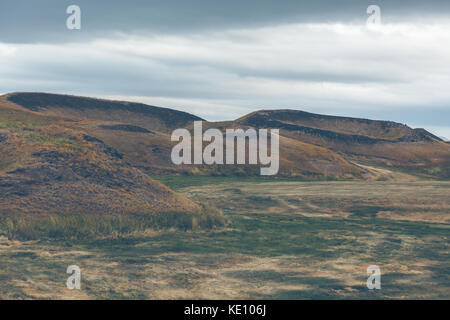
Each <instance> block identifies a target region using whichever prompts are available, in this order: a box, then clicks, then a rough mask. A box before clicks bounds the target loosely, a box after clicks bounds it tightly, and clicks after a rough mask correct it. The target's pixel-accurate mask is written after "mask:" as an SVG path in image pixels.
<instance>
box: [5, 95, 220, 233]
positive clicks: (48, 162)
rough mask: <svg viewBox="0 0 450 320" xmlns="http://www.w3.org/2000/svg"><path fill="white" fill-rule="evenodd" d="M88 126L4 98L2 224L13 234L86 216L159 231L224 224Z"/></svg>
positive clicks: (218, 217) (213, 214) (214, 213)
mask: <svg viewBox="0 0 450 320" xmlns="http://www.w3.org/2000/svg"><path fill="white" fill-rule="evenodd" d="M81 122H82V121H81ZM81 122H80V121H78V120H74V119H68V118H66V117H60V116H56V115H44V114H41V113H40V112H37V111H31V110H22V109H21V108H20V107H18V106H17V105H15V104H11V103H10V102H9V101H7V99H5V97H1V98H0V190H1V191H0V208H1V209H0V213H1V216H0V220H2V219H3V221H4V219H5V218H8V219H12V220H11V221H10V222H11V223H16V226H15V227H14V228H16V227H17V228H19V225H18V224H21V223H23V222H24V221H26V222H27V223H28V222H29V221H30V219H31V220H32V221H35V222H39V221H42V220H41V219H44V218H45V219H47V220H48V221H53V220H52V219H54V218H55V217H70V219H78V218H81V219H84V218H85V217H87V216H89V217H114V219H117V220H114V223H115V222H118V223H124V222H125V221H126V219H132V218H133V217H134V216H139V217H141V218H142V217H143V218H142V219H147V220H148V221H153V222H154V226H155V227H176V226H177V225H179V224H180V223H181V224H184V225H183V226H182V227H186V228H191V227H193V226H192V223H193V219H195V220H196V222H195V223H198V224H201V223H203V222H205V221H206V220H208V219H209V221H208V222H207V223H208V225H209V226H213V225H215V224H216V223H222V222H221V218H220V216H217V215H216V212H211V213H209V212H206V210H205V209H204V207H203V206H201V205H199V204H196V203H195V202H193V201H191V200H189V199H187V198H185V197H184V196H182V195H179V194H177V193H176V192H174V191H172V190H170V189H169V188H167V187H166V186H165V185H163V184H161V183H160V182H157V181H155V180H153V179H151V178H150V177H149V176H148V175H146V174H145V173H143V172H142V171H140V170H139V169H137V168H135V167H133V166H132V165H131V164H130V163H128V162H126V161H125V160H124V159H123V155H122V154H121V153H120V152H119V151H117V150H116V149H114V148H113V147H111V146H109V145H107V144H105V143H104V142H103V141H102V140H101V139H99V138H97V137H94V136H91V135H90V134H89V132H87V131H86V130H84V128H83V126H82V125H81ZM164 214H166V217H164ZM146 215H147V217H148V218H145V216H146ZM74 216H75V218H74ZM156 218H157V219H158V221H156V220H155V219H156ZM216 218H217V220H215V219H216ZM21 219H25V220H21ZM48 221H47V222H48ZM70 221H73V220H70ZM0 222H1V221H0ZM85 222H87V221H85ZM91 222H92V221H91ZM91 222H89V223H91ZM93 223H94V224H95V223H97V222H96V220H94V222H93ZM172 223H173V224H172ZM205 223H206V222H205Z"/></svg>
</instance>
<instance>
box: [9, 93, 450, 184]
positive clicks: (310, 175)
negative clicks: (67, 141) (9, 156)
mask: <svg viewBox="0 0 450 320" xmlns="http://www.w3.org/2000/svg"><path fill="white" fill-rule="evenodd" d="M3 99H4V100H6V101H7V102H8V103H10V104H12V105H14V106H15V107H16V108H20V109H22V110H23V111H28V112H30V113H33V114H39V115H41V116H45V117H47V118H48V117H54V118H55V117H56V118H59V119H66V120H67V121H69V120H70V121H73V123H74V126H75V124H76V126H77V127H78V128H79V130H83V131H84V132H85V133H86V134H87V135H89V136H92V137H94V138H96V139H99V140H101V141H102V142H104V144H105V145H107V146H108V147H111V148H113V149H114V150H116V151H117V152H118V153H120V154H121V155H122V156H123V160H124V161H125V162H127V163H129V164H130V165H131V166H133V167H135V168H139V169H141V170H143V171H144V172H145V173H147V174H151V175H159V174H179V173H187V174H203V175H241V176H242V175H258V174H259V165H257V166H250V165H239V166H228V165H223V166H194V165H183V166H175V165H173V164H172V163H171V161H170V152H171V149H172V147H173V145H174V143H172V142H171V141H170V134H171V132H172V130H174V129H175V128H180V127H185V128H188V129H189V130H192V123H193V121H195V120H200V118H199V117H196V116H194V115H191V114H188V113H184V112H179V111H175V110H170V109H165V108H158V107H152V106H146V105H143V104H137V103H128V102H117V101H107V100H99V99H92V98H83V97H73V96H64V95H52V94H40V93H14V94H9V95H7V96H5V97H4V98H3ZM209 127H214V128H219V129H221V130H225V129H227V128H244V129H245V128H279V129H280V136H281V139H280V157H281V158H280V172H279V175H280V176H286V177H302V178H307V179H316V178H319V179H322V178H333V179H341V178H350V179H379V178H383V179H384V178H394V177H400V176H402V177H404V176H407V175H405V174H404V173H402V172H406V173H413V174H415V175H421V176H426V177H435V178H448V177H450V168H449V163H450V148H449V144H448V143H445V142H443V141H442V140H441V139H440V138H438V137H436V136H434V135H432V134H431V133H429V132H427V131H425V130H423V129H412V128H410V127H408V126H406V125H404V124H399V123H395V122H392V121H374V120H368V119H357V118H348V117H337V116H326V115H318V114H312V113H308V112H303V111H296V110H261V111H256V112H253V113H251V114H249V115H246V116H244V117H241V118H239V119H237V120H234V121H226V122H206V121H205V122H204V123H203V128H204V130H206V128H209Z"/></svg>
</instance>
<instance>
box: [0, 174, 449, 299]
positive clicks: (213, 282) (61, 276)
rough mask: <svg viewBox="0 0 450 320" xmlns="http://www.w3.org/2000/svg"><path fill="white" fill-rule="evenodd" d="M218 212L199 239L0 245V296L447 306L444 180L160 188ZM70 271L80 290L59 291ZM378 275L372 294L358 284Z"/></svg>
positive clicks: (220, 182)
mask: <svg viewBox="0 0 450 320" xmlns="http://www.w3.org/2000/svg"><path fill="white" fill-rule="evenodd" d="M162 180H163V181H164V182H165V183H167V184H168V185H169V186H171V187H173V188H176V189H177V191H179V192H182V193H183V194H185V195H187V196H188V197H190V198H192V199H194V200H196V201H198V202H202V203H207V204H212V205H214V206H217V207H219V208H220V209H221V210H223V212H224V213H225V215H226V216H227V219H228V220H229V224H228V226H227V227H226V228H224V229H221V230H215V231H210V232H194V231H192V232H180V231H174V230H169V231H150V230H149V231H146V232H143V233H136V234H132V235H129V236H126V237H121V238H103V239H93V240H76V241H66V240H65V241H63V240H41V241H28V242H20V241H11V240H8V239H6V238H4V237H3V238H0V299H1V298H3V299H349V298H361V299H394V298H395V299H399V298H400V299H403V298H414V299H434V298H437V299H449V298H450V274H449V270H450V255H449V236H450V199H449V195H450V182H448V181H411V182H391V181H372V182H360V181H348V182H347V181H342V182H337V181H333V182H304V181H270V180H261V181H258V179H255V180H252V179H239V178H236V179H229V178H204V179H202V178H195V177H193V178H188V177H179V178H173V177H172V178H167V179H162ZM69 265H78V266H79V267H80V268H81V272H82V279H81V290H79V291H78V290H68V289H67V288H66V280H67V277H68V276H69V275H67V274H66V269H67V267H68V266H69ZM370 265H378V266H379V267H380V269H381V273H382V275H381V285H382V288H381V290H368V289H367V287H366V280H367V277H368V275H367V272H366V270H367V267H368V266H370Z"/></svg>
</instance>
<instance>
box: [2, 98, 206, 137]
mask: <svg viewBox="0 0 450 320" xmlns="http://www.w3.org/2000/svg"><path fill="white" fill-rule="evenodd" d="M7 99H8V101H10V102H13V103H15V104H17V105H19V106H22V107H24V108H26V109H28V110H31V111H35V112H39V113H42V114H47V115H56V116H62V117H70V118H77V119H78V118H80V119H83V118H84V119H91V120H103V121H118V122H121V121H123V120H125V122H126V123H133V124H136V125H139V126H141V127H143V128H147V129H148V128H150V129H153V130H157V131H162V132H168V131H171V130H172V129H174V128H179V127H183V126H185V125H188V124H189V123H191V122H192V121H196V120H202V119H201V118H199V117H197V116H194V115H192V114H189V113H186V112H182V111H176V110H172V109H167V108H159V107H154V106H149V105H145V104H142V103H134V102H124V101H111V100H102V99H93V98H85V97H76V96H70V95H60V94H48V93H32V92H24V93H11V94H9V95H7Z"/></svg>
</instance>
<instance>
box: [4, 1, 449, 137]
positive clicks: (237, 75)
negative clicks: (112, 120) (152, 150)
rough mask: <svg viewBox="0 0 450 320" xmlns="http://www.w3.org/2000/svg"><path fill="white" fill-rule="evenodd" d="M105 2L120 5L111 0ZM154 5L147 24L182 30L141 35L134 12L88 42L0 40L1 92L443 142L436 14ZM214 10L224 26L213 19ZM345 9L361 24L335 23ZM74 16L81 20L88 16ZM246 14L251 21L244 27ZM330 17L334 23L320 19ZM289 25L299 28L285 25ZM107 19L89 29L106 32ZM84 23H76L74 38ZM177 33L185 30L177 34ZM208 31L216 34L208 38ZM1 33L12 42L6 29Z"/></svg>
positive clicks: (444, 42) (288, 5)
mask: <svg viewBox="0 0 450 320" xmlns="http://www.w3.org/2000/svg"><path fill="white" fill-rule="evenodd" d="M43 2H46V1H43ZM63 2H64V1H62V2H61V5H62V4H63ZM81 2H82V1H81ZM109 3H110V4H111V6H112V8H115V6H118V2H116V1H112V2H109ZM152 3H153V5H154V7H153V8H156V9H155V10H150V9H148V10H147V11H146V10H142V12H141V13H142V14H144V13H149V15H150V17H151V15H152V14H154V11H157V12H159V13H164V12H166V13H165V16H166V17H169V18H170V19H173V20H174V21H175V20H177V19H178V20H180V21H178V20H177V21H178V24H176V25H174V26H172V27H171V28H168V29H167V30H164V28H163V25H164V23H162V22H161V21H159V22H158V20H157V19H156V21H154V20H152V19H149V20H151V21H153V22H152V23H153V24H156V25H159V26H160V27H159V28H156V27H155V30H156V31H155V30H152V32H144V31H145V30H147V29H151V28H152V25H153V24H152V23H143V22H142V24H141V25H139V19H137V20H136V21H137V22H136V21H135V19H132V17H133V14H134V15H137V17H139V15H138V12H137V11H136V9H133V10H134V11H133V10H132V9H129V8H128V9H127V8H124V10H123V12H122V13H123V14H124V15H125V14H126V13H127V14H130V15H131V17H129V18H128V20H126V21H129V22H130V23H129V24H126V23H124V22H120V21H118V23H117V25H116V27H112V28H108V27H103V28H99V30H100V31H99V32H98V33H96V32H93V33H89V32H86V33H87V34H89V36H86V37H85V36H81V37H80V34H81V33H78V34H77V33H76V32H75V33H70V32H69V31H67V30H65V31H64V32H65V33H66V37H63V38H59V37H56V38H54V39H53V40H48V41H47V40H46V39H45V37H42V39H44V40H42V41H28V40H29V39H28V40H27V39H26V38H27V37H24V36H22V35H20V30H19V31H17V35H15V36H14V37H15V38H14V39H16V40H17V41H8V39H7V38H3V35H4V34H5V32H4V31H3V34H2V33H0V36H2V37H0V65H1V66H2V67H1V69H0V91H1V92H2V93H5V92H11V91H46V92H60V93H71V94H80V95H92V96H101V97H111V98H120V99H125V100H136V101H142V102H146V103H149V104H154V105H163V106H168V107H174V108H177V109H180V110H185V111H188V112H191V113H195V114H197V115H199V116H202V117H204V118H207V119H210V120H223V119H231V118H235V117H238V116H242V115H243V114H245V113H247V112H250V111H254V110H255V109H261V108H295V109H302V110H307V111H312V112H321V113H331V114H338V115H348V116H359V117H366V118H376V119H389V120H396V121H399V122H403V123H408V124H410V125H413V126H422V127H428V128H430V129H431V128H432V131H434V132H435V133H437V134H438V135H447V136H450V130H449V125H448V119H450V108H449V103H450V91H449V90H448V88H449V86H450V70H449V69H450V33H449V32H448V30H449V29H450V17H445V16H443V15H442V14H438V13H437V12H435V11H437V6H432V5H431V6H430V5H429V6H428V7H427V8H428V9H426V10H425V9H424V10H425V12H427V13H428V14H430V15H433V17H434V19H429V18H428V19H420V18H417V17H416V18H414V19H413V18H412V17H413V16H414V14H415V12H416V11H417V8H419V6H418V7H416V9H415V10H412V9H411V10H406V9H408V8H406V9H405V7H402V6H401V4H400V3H399V2H395V1H394V2H391V6H390V8H391V13H392V12H396V13H397V14H399V16H400V13H401V12H408V13H409V16H410V17H411V18H410V19H411V20H408V19H403V20H402V19H399V20H398V21H396V20H395V19H394V16H395V15H394V14H392V15H391V16H388V17H390V18H389V19H390V20H393V21H394V22H392V23H389V19H387V22H386V19H383V24H382V25H381V26H380V27H379V28H377V29H376V30H369V29H367V27H366V26H365V23H364V21H365V18H366V16H365V8H364V7H365V5H364V4H359V5H355V3H354V2H353V1H344V2H343V3H344V4H346V5H347V6H342V7H339V8H337V7H336V6H333V5H332V4H329V6H326V5H324V6H322V7H320V6H315V7H310V6H309V7H298V8H297V7H296V3H297V4H298V1H292V2H291V1H286V2H283V3H284V4H283V5H280V6H279V7H278V6H276V5H274V4H273V3H272V2H271V1H261V2H260V3H261V7H255V8H254V9H255V10H256V11H258V10H260V11H261V12H253V11H252V10H251V5H250V3H251V2H246V4H244V5H241V6H240V7H239V8H240V9H239V8H238V3H237V2H233V1H232V2H229V3H228V4H226V5H224V4H218V5H214V6H213V5H212V4H211V3H213V2H212V1H208V2H205V3H203V2H202V1H198V2H195V1H194V2H193V3H192V6H191V7H188V6H185V5H184V6H183V5H181V6H180V7H179V8H178V10H173V11H174V13H172V14H169V13H167V12H168V9H169V8H170V7H167V6H166V5H167V2H164V3H165V4H163V2H152ZM158 3H159V7H158V5H157V4H158ZM214 3H215V2H214ZM330 3H331V2H330ZM334 3H336V2H334ZM360 3H361V2H360ZM435 3H439V1H438V2H435ZM200 4H203V5H204V6H203V7H200ZM352 4H353V5H354V6H352ZM148 5H149V4H146V5H145V6H148ZM2 6H4V4H3V3H2ZM62 7H64V6H63V5H62ZM100 7H101V6H100ZM100 7H96V9H95V8H94V9H95V10H100V9H99V8H100ZM58 8H59V7H58ZM82 8H83V7H82ZM117 8H118V7H117ZM149 8H150V7H149ZM172 8H173V7H172ZM196 8H197V9H198V8H202V9H203V11H202V10H200V12H203V13H205V12H206V13H208V15H207V16H206V17H205V18H203V19H199V21H198V23H197V26H195V23H194V24H193V25H192V24H191V23H188V22H186V21H185V20H186V19H187V20H190V19H193V18H195V17H199V16H200V13H199V12H197V11H196V10H195V9H196ZM269 8H273V9H274V10H272V11H270V10H269ZM295 8H297V9H302V10H304V11H305V12H303V11H302V12H300V11H301V10H298V12H297V11H295V10H294V9H295ZM333 8H334V9H335V11H333ZM345 8H347V9H349V10H347V11H346V10H345ZM381 8H382V13H383V12H384V11H385V10H384V9H383V6H381ZM16 9H17V8H16ZM94 9H93V10H94ZM219 9H220V10H223V16H222V21H221V20H220V19H219V20H217V19H218V18H217V15H219V12H221V11H220V10H219ZM320 9H322V11H320ZM53 10H55V9H54V8H53ZM105 10H106V11H107V10H110V11H111V12H115V11H114V10H116V9H114V10H113V9H111V7H108V8H107V9H105ZM127 10H128V11H127ZM130 10H131V11H130ZM218 10H219V11H218ZM355 10H359V13H360V16H361V19H360V20H361V21H359V22H358V18H355V19H353V20H347V21H345V19H346V18H348V15H349V12H350V13H352V12H353V11H355ZM361 10H362V12H361ZM402 10H403V11H402ZM405 10H406V11H405ZM433 10H434V11H433ZM13 11H14V10H13ZM216 11H217V12H216ZM82 12H83V19H84V17H85V16H88V17H89V14H92V13H89V11H87V12H86V10H85V9H83V11H82ZM85 12H86V13H85ZM133 12H134V13H133ZM152 12H153V13H152ZM233 12H235V13H237V15H235V16H233V15H232V14H231V13H233ZM248 12H252V13H251V14H250V15H249V16H248V19H246V17H245V13H248ZM190 13H191V15H190ZM307 13H308V14H309V15H308V14H307ZM333 14H334V17H335V18H336V19H335V20H336V22H332V21H325V22H323V21H320V20H319V18H321V19H322V20H323V19H324V17H326V16H327V15H329V16H332V15H333ZM49 15H50V16H52V14H51V13H49ZM302 15H303V16H302ZM182 16H186V18H185V20H183V19H182ZM202 16H203V15H202ZM106 17H109V18H113V17H114V14H112V13H111V16H106ZM208 17H209V18H211V19H212V18H213V17H216V21H210V20H208ZM298 17H300V18H302V17H303V18H302V19H300V18H299V21H300V22H295V23H293V22H292V20H295V19H296V18H298ZM382 17H384V16H382ZM169 18H168V19H169ZM105 19H106V18H105V17H103V18H102V19H100V22H98V23H100V24H101V21H103V23H106V22H105V21H106V20H105ZM170 19H169V20H170ZM412 19H413V20H412ZM0 20H1V19H0ZM213 20H214V19H213ZM87 21H88V22H89V19H88V20H87ZM133 21H135V22H133ZM339 21H340V22H339ZM88 22H86V23H88ZM2 23H3V24H4V23H5V22H4V21H3V22H2ZM86 23H84V20H83V28H84V26H85V25H86ZM174 23H175V22H174ZM184 23H186V24H187V25H189V26H191V27H190V28H184V29H183V25H184ZM209 24H211V25H214V26H215V27H211V28H207V27H206V26H208V25H209ZM88 25H89V24H88ZM107 25H108V24H106V26H107ZM125 26H127V27H125ZM46 28H48V26H46V25H45V24H44V25H42V26H40V28H39V27H37V28H36V29H37V30H38V31H39V32H40V33H42V34H47V35H51V34H52V32H49V31H48V30H47V29H46ZM182 29H183V30H182ZM9 30H11V32H12V35H10V36H9V37H10V38H11V37H12V36H13V35H14V30H13V29H11V28H9ZM46 30H47V31H46ZM39 32H38V33H39ZM67 32H68V33H67ZM81 32H85V30H84V29H82V30H81ZM72 34H73V35H74V36H73V37H72ZM38 38H39V37H37V38H35V39H38ZM19 40H21V41H19Z"/></svg>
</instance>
